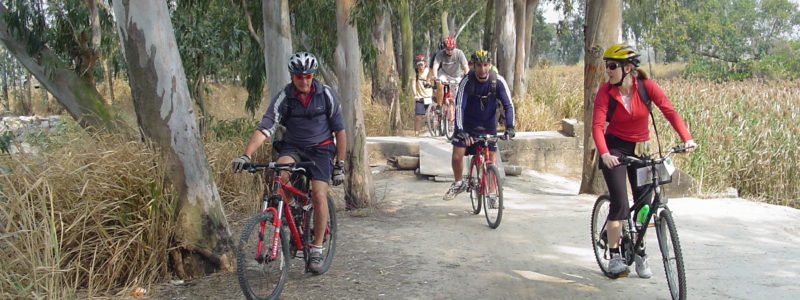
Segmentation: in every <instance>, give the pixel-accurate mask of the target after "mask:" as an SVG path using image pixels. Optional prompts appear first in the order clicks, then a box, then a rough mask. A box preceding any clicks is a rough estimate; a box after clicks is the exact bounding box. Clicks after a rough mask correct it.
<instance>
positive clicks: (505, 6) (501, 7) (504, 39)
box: [494, 0, 517, 90]
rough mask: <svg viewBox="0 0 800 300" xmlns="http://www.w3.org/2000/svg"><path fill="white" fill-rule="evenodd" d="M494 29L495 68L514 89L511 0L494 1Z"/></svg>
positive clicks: (514, 40)
mask: <svg viewBox="0 0 800 300" xmlns="http://www.w3.org/2000/svg"><path fill="white" fill-rule="evenodd" d="M494 24H495V26H494V27H495V30H496V32H497V59H496V60H497V69H498V70H499V71H500V74H501V75H503V77H505V78H506V80H507V81H506V82H507V83H508V85H509V87H508V88H509V89H510V90H514V82H513V79H514V63H515V51H516V47H517V43H516V33H515V27H514V2H513V0H496V1H495V23H494Z"/></svg>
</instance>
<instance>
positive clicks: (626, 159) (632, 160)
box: [619, 145, 689, 167]
mask: <svg viewBox="0 0 800 300" xmlns="http://www.w3.org/2000/svg"><path fill="white" fill-rule="evenodd" d="M688 149H689V148H687V147H684V146H680V145H679V146H675V147H672V148H670V149H669V150H668V151H667V153H666V154H664V156H662V157H660V158H653V159H651V158H644V159H641V158H638V157H635V156H623V157H620V158H619V162H620V163H621V164H626V165H631V166H636V167H647V166H654V165H657V164H661V163H663V162H664V160H666V159H667V158H669V156H670V155H672V154H673V153H684V152H686V150H688Z"/></svg>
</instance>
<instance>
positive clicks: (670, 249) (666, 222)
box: [656, 207, 686, 300]
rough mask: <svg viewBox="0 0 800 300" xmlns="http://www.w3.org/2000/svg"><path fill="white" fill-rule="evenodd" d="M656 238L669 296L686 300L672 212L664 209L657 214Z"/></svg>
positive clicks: (679, 246)
mask: <svg viewBox="0 0 800 300" xmlns="http://www.w3.org/2000/svg"><path fill="white" fill-rule="evenodd" d="M656 237H657V238H658V247H659V248H660V250H661V257H662V259H663V263H664V274H665V275H666V277H667V286H669V292H670V295H671V296H672V299H674V300H679V299H680V300H683V299H686V274H685V270H684V267H683V254H682V252H681V243H680V241H679V240H678V231H677V230H676V229H675V221H674V220H673V219H672V212H670V210H669V209H668V208H666V207H664V208H663V209H662V210H661V211H660V212H659V213H658V220H657V222H656Z"/></svg>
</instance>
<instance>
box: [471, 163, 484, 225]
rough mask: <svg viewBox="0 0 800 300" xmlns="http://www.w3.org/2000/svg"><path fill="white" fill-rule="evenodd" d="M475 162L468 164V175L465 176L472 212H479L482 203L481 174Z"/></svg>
mask: <svg viewBox="0 0 800 300" xmlns="http://www.w3.org/2000/svg"><path fill="white" fill-rule="evenodd" d="M478 169H479V168H478V165H477V164H470V171H469V176H467V190H468V191H469V199H470V200H471V201H472V213H473V214H476V215H477V214H479V213H481V205H482V204H483V193H481V185H480V181H481V174H480V172H478Z"/></svg>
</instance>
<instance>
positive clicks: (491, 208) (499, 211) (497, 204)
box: [483, 165, 503, 229]
mask: <svg viewBox="0 0 800 300" xmlns="http://www.w3.org/2000/svg"><path fill="white" fill-rule="evenodd" d="M485 176H486V179H485V182H486V195H485V196H484V197H483V212H484V214H486V222H487V223H489V227H491V228H492V229H495V228H497V226H500V220H502V219H503V186H502V185H501V184H500V180H499V177H498V176H497V166H495V165H488V166H486V174H485ZM492 187H494V189H492Z"/></svg>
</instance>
